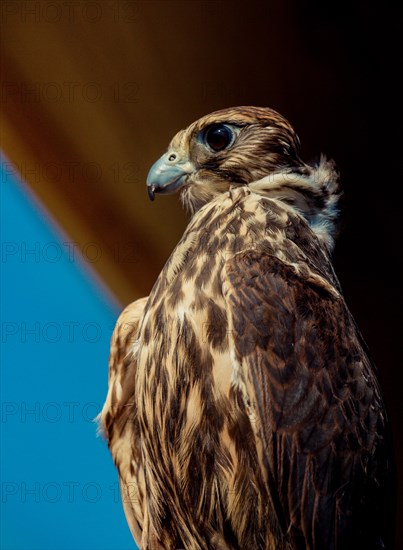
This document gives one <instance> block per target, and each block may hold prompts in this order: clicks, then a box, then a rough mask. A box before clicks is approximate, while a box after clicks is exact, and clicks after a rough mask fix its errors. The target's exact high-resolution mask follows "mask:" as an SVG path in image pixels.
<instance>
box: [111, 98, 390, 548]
mask: <svg viewBox="0 0 403 550" xmlns="http://www.w3.org/2000/svg"><path fill="white" fill-rule="evenodd" d="M147 189H148V194H149V197H150V198H151V199H152V200H153V199H154V198H155V196H156V195H164V194H170V193H174V192H179V193H180V197H181V200H182V203H183V204H184V206H185V207H186V208H187V210H188V211H189V213H190V216H191V219H190V222H189V225H188V227H187V229H186V230H185V232H184V234H183V236H182V238H181V240H180V241H179V243H178V245H177V246H176V248H175V249H174V251H173V253H172V255H171V256H170V258H169V259H168V261H167V263H166V265H165V267H164V268H163V270H162V271H161V273H160V275H159V277H158V278H157V280H156V282H155V284H154V286H153V288H152V290H151V292H150V295H149V296H148V297H146V298H142V299H141V300H137V301H136V302H134V303H133V304H131V305H129V306H128V307H127V308H126V309H125V310H124V312H123V313H122V315H121V317H120V318H119V320H118V322H117V325H116V328H115V330H114V334H113V336H112V342H111V353H110V362H109V389H108V395H107V399H106V402H105V405H104V407H103V410H102V413H101V425H102V428H103V431H104V433H105V434H106V438H107V441H108V445H109V448H110V451H111V453H112V456H113V459H114V462H115V464H116V467H117V469H118V472H119V479H120V484H121V494H122V501H123V506H124V509H125V513H126V517H127V521H128V524H129V526H130V529H131V532H132V534H133V537H134V539H135V541H136V543H137V544H138V545H139V547H140V548H141V549H153V550H154V549H191V550H199V549H203V550H207V549H218V550H223V549H231V550H241V549H242V550H255V549H258V550H259V549H269V550H286V549H287V550H291V549H315V550H320V549H326V550H331V549H343V550H345V549H357V548H363V549H366V550H368V549H388V548H392V545H393V517H394V501H393V499H394V497H393V487H394V482H393V460H392V450H391V437H390V430H389V426H388V419H387V414H386V411H385V406H384V402H383V398H382V394H381V390H380V387H379V383H378V380H377V375H376V371H375V367H374V365H373V364H372V362H371V360H370V358H369V356H368V352H367V348H366V345H365V343H364V341H363V338H362V336H361V334H360V332H359V330H358V328H357V326H356V324H355V322H354V319H353V318H352V315H351V313H350V312H349V310H348V307H347V306H346V303H345V301H344V298H343V295H342V292H341V289H340V284H339V282H338V280H337V277H336V275H335V273H334V270H333V267H332V264H331V251H332V247H333V243H334V238H335V231H336V229H335V228H336V222H337V217H338V199H339V194H340V192H339V185H338V174H337V172H336V169H335V167H334V164H333V162H331V161H329V160H327V159H326V158H325V157H323V156H322V157H321V158H320V160H319V162H318V163H317V164H315V165H309V164H306V163H305V162H303V160H302V159H301V157H300V152H299V140H298V137H297V135H296V133H295V131H294V129H293V128H292V126H291V125H290V124H289V123H288V122H287V120H286V119H285V118H283V117H282V116H281V115H280V114H278V113H277V112H275V111H273V110H271V109H269V108H261V107H236V108H230V109H225V110H221V111H217V112H214V113H212V114H209V115H207V116H205V117H203V118H201V119H200V120H198V121H196V122H194V123H193V124H191V125H190V126H189V127H188V128H187V129H185V130H182V131H180V132H179V133H178V134H177V135H176V136H175V137H174V138H173V140H172V141H171V143H170V145H169V147H168V150H167V152H166V153H165V154H164V155H163V156H162V157H161V158H160V159H159V160H158V161H157V162H156V163H155V164H154V165H153V166H152V168H151V169H150V172H149V175H148V178H147Z"/></svg>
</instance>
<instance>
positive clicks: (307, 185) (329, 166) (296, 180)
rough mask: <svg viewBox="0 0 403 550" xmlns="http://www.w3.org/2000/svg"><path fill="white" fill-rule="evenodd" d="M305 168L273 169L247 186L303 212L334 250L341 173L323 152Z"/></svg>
mask: <svg viewBox="0 0 403 550" xmlns="http://www.w3.org/2000/svg"><path fill="white" fill-rule="evenodd" d="M305 169H306V173H305V174H302V173H297V172H293V171H291V170H286V171H281V172H274V173H272V174H269V175H267V176H265V177H264V178H262V179H260V180H258V181H255V182H252V183H250V184H249V186H248V187H249V188H250V189H251V191H253V192H254V193H257V194H259V195H262V196H265V197H268V198H272V199H278V200H280V201H282V202H283V203H285V204H287V205H288V206H289V207H290V208H292V209H293V210H295V211H296V212H297V213H298V214H300V215H302V216H303V217H304V218H305V219H306V220H307V222H308V224H309V225H310V227H311V229H312V230H313V231H314V233H315V234H316V235H317V237H318V238H319V239H320V240H321V241H322V242H323V243H324V244H326V246H327V247H328V249H329V250H332V249H333V246H334V237H335V233H336V221H337V218H338V215H339V209H338V201H339V198H340V192H339V175H338V173H337V171H336V169H335V166H334V162H333V161H332V160H328V159H327V158H326V157H325V156H323V155H322V156H321V158H320V161H319V163H318V164H317V165H316V166H305ZM310 199H311V200H310ZM315 199H317V200H315ZM318 202H321V204H320V206H318Z"/></svg>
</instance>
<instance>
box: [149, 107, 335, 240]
mask: <svg viewBox="0 0 403 550" xmlns="http://www.w3.org/2000/svg"><path fill="white" fill-rule="evenodd" d="M241 185H244V186H248V187H249V189H250V190H251V191H252V192H254V193H257V194H260V195H263V196H265V197H268V198H271V199H276V200H280V201H282V203H283V204H286V205H287V207H290V208H293V209H294V211H296V212H297V213H298V214H300V215H302V216H303V217H304V218H305V219H306V221H307V222H308V223H309V225H310V226H311V228H312V230H313V231H314V232H315V233H316V234H317V235H318V236H319V238H320V239H321V240H323V242H325V243H326V245H327V246H328V248H329V249H331V248H332V246H333V236H334V233H335V228H336V223H335V222H336V219H337V215H338V208H337V204H338V199H339V193H338V174H337V173H336V171H335V168H334V163H333V162H332V161H328V160H326V158H325V157H324V156H322V157H321V159H320V162H319V163H318V164H317V165H314V166H310V165H308V164H305V163H304V162H303V161H302V160H301V158H300V156H299V139H298V136H297V134H296V133H295V131H294V129H293V127H292V126H291V125H290V123H289V122H288V121H287V120H286V119H285V118H284V117H283V116H281V115H280V114H279V113H277V112H276V111H273V110H272V109H269V108H263V107H233V108H230V109H224V110H221V111H216V112H214V113H211V114H209V115H207V116H205V117H203V118H200V119H199V120H197V121H196V122H194V123H193V124H191V125H190V126H189V127H188V128H186V130H181V131H180V132H178V133H177V134H176V136H175V137H174V138H173V140H172V141H171V143H170V144H169V147H168V150H167V152H166V153H165V154H164V155H162V157H161V158H160V159H158V160H157V162H156V163H155V164H154V165H153V166H152V167H151V169H150V171H149V174H148V177H147V189H148V194H149V197H150V199H151V200H154V196H155V194H156V193H159V194H170V193H174V192H176V191H180V193H181V199H182V202H183V204H184V205H185V207H186V208H187V209H188V210H189V211H190V213H191V214H194V213H195V212H197V211H198V210H199V209H200V208H201V207H202V206H204V205H205V204H207V203H208V202H210V201H211V200H213V199H215V198H216V197H218V196H219V195H221V194H223V193H227V192H228V191H229V190H230V189H231V188H233V187H236V186H241Z"/></svg>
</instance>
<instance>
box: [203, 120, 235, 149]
mask: <svg viewBox="0 0 403 550" xmlns="http://www.w3.org/2000/svg"><path fill="white" fill-rule="evenodd" d="M233 139H234V133H233V131H232V130H231V128H230V127H229V126H226V125H225V124H212V125H211V126H209V127H208V128H206V130H205V132H204V135H203V140H204V142H205V144H206V145H207V146H208V147H210V149H212V150H213V151H223V150H224V149H226V148H227V147H228V146H229V145H231V143H232V142H233Z"/></svg>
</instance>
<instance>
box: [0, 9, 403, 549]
mask: <svg viewBox="0 0 403 550" xmlns="http://www.w3.org/2000/svg"><path fill="white" fill-rule="evenodd" d="M0 9H1V13H0V15H1V49H0V54H1V60H0V61H1V98H0V99H1V125H0V132H1V133H0V139H1V151H2V156H1V208H2V226H1V229H2V235H1V239H2V264H1V268H2V288H1V298H2V305H1V307H2V309H1V328H2V355H1V359H2V363H1V382H2V388H1V392H2V393H1V400H2V418H1V443H2V448H1V453H2V454H1V486H2V500H1V519H2V532H1V548H2V549H4V550H42V549H45V548H46V549H47V548H49V549H50V548H52V549H55V550H73V549H75V550H83V549H93V550H101V549H102V550H109V549H110V550H112V549H120V550H126V549H129V548H134V544H133V543H132V541H131V537H130V533H129V530H128V528H127V526H126V523H125V520H124V517H123V512H122V510H121V503H120V502H119V494H118V490H117V478H116V473H115V470H114V467H113V464H112V461H111V459H110V457H109V455H108V451H107V449H106V445H105V443H104V441H103V440H102V438H100V437H97V436H96V425H95V424H94V422H93V418H94V417H95V416H96V414H97V413H98V412H99V410H100V408H101V406H102V403H103V399H104V397H105V394H106V388H107V355H108V345H109V338H110V334H111V331H112V328H113V325H114V322H115V321H116V318H117V316H118V314H119V311H120V310H121V309H122V307H123V306H124V305H126V304H127V303H129V302H130V301H132V300H134V299H135V298H138V297H140V296H142V295H145V294H147V293H148V292H149V291H150V289H151V287H152V285H153V282H154V280H155V278H156V277H157V275H158V273H159V271H160V270H161V268H162V267H163V265H164V262H165V261H166V259H167V258H168V256H169V254H170V252H171V251H172V249H173V247H174V246H175V244H176V243H177V241H178V239H179V238H180V236H181V234H182V232H183V230H184V228H185V226H186V223H187V219H186V215H185V214H184V213H183V212H182V210H181V207H180V205H179V201H178V197H177V196H172V197H157V199H156V201H155V202H154V203H150V202H149V201H148V198H147V194H146V191H145V178H146V174H147V171H148V169H149V167H150V165H151V164H152V163H153V162H154V161H155V160H156V159H157V158H158V157H159V156H160V155H161V154H162V153H163V152H164V150H165V148H166V147H167V145H168V143H169V141H170V139H171V137H172V136H173V135H174V134H175V133H176V132H177V131H178V130H180V129H181V128H183V127H186V126H187V125H188V124H189V123H191V122H193V121H194V120H196V119H197V118H199V117H200V116H202V115H204V114H206V113H208V112H210V111H212V110H216V109H220V108H224V107H229V106H233V105H242V104H243V105H248V104H251V105H262V106H269V107H272V108H274V109H276V110H278V111H279V112H281V113H282V114H283V115H284V116H286V117H287V118H288V119H289V120H290V122H291V123H292V124H293V125H294V127H295V128H296V130H297V132H298V134H299V136H300V139H301V142H302V152H303V157H304V158H305V159H306V160H308V161H309V160H315V159H317V158H318V156H319V154H320V153H321V152H323V153H325V154H326V155H328V156H329V157H331V158H333V159H335V161H336V163H337V166H338V169H339V171H340V174H341V183H342V187H343V191H344V195H343V216H342V224H341V233H340V237H339V239H338V244H337V247H336V250H335V254H334V262H335V267H336V271H337V273H338V275H339V278H340V280H341V284H342V287H343V289H344V293H345V296H346V300H347V303H348V304H349V306H350V309H351V310H352V312H353V315H354V316H355V318H356V320H357V322H358V325H359V327H360V329H361V331H362V333H363V335H364V338H365V339H366V341H367V343H368V345H369V347H370V350H371V353H372V356H373V358H374V360H375V362H376V364H377V366H378V370H379V377H380V380H381V383H382V387H383V390H384V394H385V398H386V401H387V404H388V407H389V411H390V417H391V421H392V426H393V430H394V436H395V447H396V460H397V464H398V467H399V468H400V475H399V478H398V485H399V496H400V500H399V506H400V509H399V516H398V517H403V509H402V494H403V488H402V465H403V438H402V433H403V407H402V405H401V385H402V382H403V374H402V372H403V371H402V360H401V351H400V340H401V335H402V328H403V327H402V323H401V312H402V308H401V305H402V304H401V297H402V295H401V283H402V269H401V268H402V246H401V239H402V233H403V232H402V219H403V216H402V213H401V207H400V205H399V203H398V198H397V194H398V193H399V191H400V186H401V182H400V175H399V174H398V173H396V166H395V165H396V162H399V161H398V159H399V155H401V144H400V143H399V141H400V140H399V138H400V135H401V131H400V129H399V127H398V125H397V122H396V118H397V113H398V112H400V110H401V109H400V86H398V84H397V74H398V59H399V57H398V37H399V32H400V28H398V21H399V19H398V17H397V14H396V13H394V8H392V7H391V6H388V5H387V4H383V5H382V7H381V6H380V5H376V4H374V5H372V6H369V5H368V3H364V2H356V1H353V2H349V3H347V2H335V1H331V2H327V3H323V2H318V1H308V2H302V1H301V2H298V1H297V0H282V1H280V0H267V1H265V2H262V1H255V0H249V1H248V2H247V3H244V2H234V1H232V0H228V1H227V0H221V1H217V0H211V1H210V0H204V1H199V0H194V1H186V0H181V1H170V0H147V1H145V2H137V1H126V0H94V1H92V0H87V1H82V0H59V1H58V0H52V1H51V0H26V1H24V0H3V1H2V2H1V3H0ZM398 93H399V103H398ZM397 537H398V538H397V548H403V526H402V523H401V522H400V525H398V533H397Z"/></svg>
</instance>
